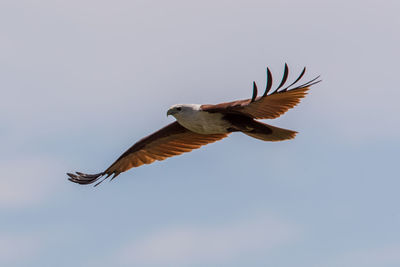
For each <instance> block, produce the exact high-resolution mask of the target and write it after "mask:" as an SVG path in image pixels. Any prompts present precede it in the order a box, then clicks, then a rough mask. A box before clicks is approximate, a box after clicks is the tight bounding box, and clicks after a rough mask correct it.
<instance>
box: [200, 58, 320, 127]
mask: <svg viewBox="0 0 400 267" xmlns="http://www.w3.org/2000/svg"><path fill="white" fill-rule="evenodd" d="M305 70H306V68H304V69H303V71H302V72H301V73H300V75H299V76H298V77H297V79H296V80H295V81H294V82H293V83H292V84H290V85H289V86H287V87H286V88H283V89H280V88H281V87H283V86H284V84H285V83H286V81H287V78H288V73H289V69H288V67H287V64H285V71H284V75H283V78H282V81H281V83H280V84H279V85H278V87H277V89H275V90H274V91H273V92H272V93H270V94H268V92H269V90H270V89H271V86H272V76H271V72H270V70H269V69H267V86H266V90H265V92H264V94H263V95H262V96H261V97H256V95H255V94H256V91H257V90H256V89H254V88H256V86H255V85H254V84H253V96H252V98H251V99H244V100H237V101H232V102H226V103H221V104H217V105H202V106H201V107H200V108H201V109H202V110H203V111H207V112H211V113H214V112H220V113H240V114H245V115H247V116H250V117H251V118H254V119H275V118H277V117H279V116H281V115H282V114H284V113H285V112H286V111H288V110H289V109H291V108H293V107H294V106H296V105H297V104H299V103H300V100H301V99H302V98H304V97H305V96H306V95H307V91H308V90H309V89H310V87H311V86H312V85H314V84H316V83H318V82H320V80H317V79H318V78H319V76H318V77H316V78H315V79H313V80H311V81H309V82H307V83H304V84H302V85H299V86H296V87H294V88H290V87H291V86H294V85H295V84H296V83H297V82H299V81H300V80H301V78H302V77H303V75H304V73H305ZM279 89H280V90H279Z"/></svg>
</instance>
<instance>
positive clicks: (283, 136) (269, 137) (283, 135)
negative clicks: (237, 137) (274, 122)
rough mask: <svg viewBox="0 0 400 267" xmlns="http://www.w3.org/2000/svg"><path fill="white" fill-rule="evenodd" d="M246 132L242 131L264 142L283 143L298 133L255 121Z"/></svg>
mask: <svg viewBox="0 0 400 267" xmlns="http://www.w3.org/2000/svg"><path fill="white" fill-rule="evenodd" d="M246 128H247V129H246V130H244V129H243V130H241V131H242V132H243V133H244V134H247V135H248V136H251V137H254V138H257V139H260V140H263V141H272V142H275V141H283V140H289V139H293V138H294V137H295V136H296V134H297V132H295V131H291V130H287V129H283V128H278V127H275V126H271V125H269V124H266V123H262V122H259V121H255V120H253V121H252V122H251V123H250V125H248V126H247V127H246Z"/></svg>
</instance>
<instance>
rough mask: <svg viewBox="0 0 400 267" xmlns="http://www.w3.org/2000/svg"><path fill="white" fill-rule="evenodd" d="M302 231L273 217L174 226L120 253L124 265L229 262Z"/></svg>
mask: <svg viewBox="0 0 400 267" xmlns="http://www.w3.org/2000/svg"><path fill="white" fill-rule="evenodd" d="M297 238H298V230H297V229H296V228H295V227H294V226H292V225H289V224H287V223H284V222H281V221H279V220H276V219H272V218H265V217H261V218H254V219H253V220H247V221H233V222H229V223H226V224H220V225H213V226H205V225H187V226H181V227H171V228H167V229H164V230H161V231H158V232H155V233H152V234H150V235H149V236H147V237H145V238H143V239H142V240H137V241H135V242H133V243H132V244H128V245H126V246H125V247H124V248H123V249H122V250H121V251H120V253H119V255H118V261H119V262H121V263H122V264H126V265H131V264H160V265H163V264H171V265H173V266H177V265H179V264H188V263H194V262H195V263H207V262H210V261H211V262H214V263H215V262H229V261H232V260H234V259H236V258H237V257H239V256H243V254H245V255H246V254H249V253H250V254H251V255H254V254H257V253H261V252H262V253H264V254H265V253H268V249H270V248H273V247H277V246H280V245H282V244H285V243H290V242H293V240H295V239H297Z"/></svg>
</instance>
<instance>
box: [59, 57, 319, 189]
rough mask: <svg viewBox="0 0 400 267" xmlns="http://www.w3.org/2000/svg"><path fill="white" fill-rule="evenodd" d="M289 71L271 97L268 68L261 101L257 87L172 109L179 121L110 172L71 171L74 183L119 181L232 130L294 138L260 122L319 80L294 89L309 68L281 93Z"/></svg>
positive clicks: (148, 139)
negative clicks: (246, 95)
mask: <svg viewBox="0 0 400 267" xmlns="http://www.w3.org/2000/svg"><path fill="white" fill-rule="evenodd" d="M288 72H289V70H288V67H287V65H286V64H285V71H284V74H283V78H282V81H281V82H280V84H279V85H278V87H277V88H276V89H275V90H274V91H273V92H272V93H269V91H270V89H271V87H272V76H271V72H270V70H269V69H268V68H267V86H266V89H265V92H264V94H263V95H262V96H259V97H257V86H256V84H255V83H253V96H252V98H251V99H245V100H237V101H233V102H226V103H221V104H216V105H200V104H178V105H173V106H172V107H171V108H170V109H169V110H168V112H167V115H172V116H174V117H175V118H176V121H175V122H173V123H171V124H169V125H167V126H165V127H164V128H161V129H160V130H158V131H156V132H154V133H153V134H151V135H149V136H146V137H145V138H143V139H141V140H139V141H138V142H137V143H135V144H134V145H133V146H132V147H130V148H129V149H128V150H127V151H126V152H125V153H123V154H122V155H121V156H120V157H119V158H118V159H117V160H116V161H115V162H114V163H113V164H111V166H110V167H108V168H107V169H106V170H105V171H103V172H101V173H97V174H84V173H80V172H76V174H72V173H67V174H68V176H69V180H70V181H72V182H75V183H79V184H91V183H94V182H96V181H98V180H99V179H100V178H101V177H103V176H105V177H104V179H106V178H107V177H109V176H111V175H113V177H112V179H114V178H115V177H116V176H118V175H119V174H120V173H121V172H124V171H127V170H129V169H131V168H134V167H139V166H141V165H143V164H150V163H153V162H154V161H157V160H158V161H161V160H164V159H166V158H169V157H172V156H175V155H180V154H182V153H185V152H190V151H192V150H193V149H197V148H199V147H201V146H203V145H206V144H209V143H213V142H215V141H218V140H221V139H223V138H225V137H227V136H228V135H229V134H230V133H232V132H242V133H244V134H246V135H248V136H251V137H253V138H256V139H259V140H263V141H283V140H289V139H292V138H294V137H295V135H296V134H297V132H295V131H292V130H287V129H282V128H278V127H275V126H272V125H269V124H266V123H262V122H260V121H258V119H274V118H277V117H279V116H280V115H282V114H283V113H285V112H286V111H287V110H289V109H290V108H293V107H294V106H296V105H297V104H298V103H299V102H300V99H301V98H303V97H304V96H305V95H306V93H307V91H308V90H309V88H310V86H312V85H313V84H315V83H318V82H319V81H316V79H318V77H317V78H315V79H313V80H311V81H309V82H307V83H305V84H302V85H299V86H296V87H294V88H290V87H292V86H294V85H295V84H296V83H297V82H298V81H299V80H300V79H301V78H302V76H303V75H304V73H305V68H304V69H303V71H302V73H301V74H300V76H299V77H298V78H297V79H296V80H295V81H294V82H293V83H291V84H290V85H289V86H287V87H285V88H283V89H281V88H282V87H283V85H284V84H285V83H286V80H287V78H288ZM104 179H103V180H104ZM103 180H100V181H99V182H97V183H96V184H95V185H98V184H99V183H101V182H102V181H103Z"/></svg>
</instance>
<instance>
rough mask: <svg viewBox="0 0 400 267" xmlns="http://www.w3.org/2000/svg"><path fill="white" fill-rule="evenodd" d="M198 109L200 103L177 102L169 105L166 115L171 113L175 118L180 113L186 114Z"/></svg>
mask: <svg viewBox="0 0 400 267" xmlns="http://www.w3.org/2000/svg"><path fill="white" fill-rule="evenodd" d="M199 110H200V105H196V104H177V105H173V106H171V107H170V108H169V109H168V111H167V116H169V115H172V116H174V117H175V118H176V117H177V116H179V115H182V114H188V113H192V112H196V111H199Z"/></svg>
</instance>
